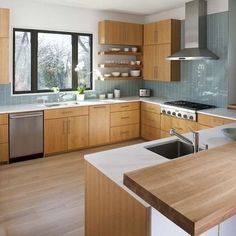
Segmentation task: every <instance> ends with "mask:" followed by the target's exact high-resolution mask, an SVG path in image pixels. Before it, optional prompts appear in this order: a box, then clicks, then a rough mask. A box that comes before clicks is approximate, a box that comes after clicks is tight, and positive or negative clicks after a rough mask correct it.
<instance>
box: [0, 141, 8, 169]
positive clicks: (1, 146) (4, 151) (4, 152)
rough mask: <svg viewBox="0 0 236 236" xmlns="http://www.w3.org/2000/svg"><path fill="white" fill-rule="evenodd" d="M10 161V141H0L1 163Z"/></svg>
mask: <svg viewBox="0 0 236 236" xmlns="http://www.w3.org/2000/svg"><path fill="white" fill-rule="evenodd" d="M8 161H9V154H8V143H0V164H1V163H7V162H8Z"/></svg>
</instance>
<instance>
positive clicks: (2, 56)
mask: <svg viewBox="0 0 236 236" xmlns="http://www.w3.org/2000/svg"><path fill="white" fill-rule="evenodd" d="M0 84H9V38H0Z"/></svg>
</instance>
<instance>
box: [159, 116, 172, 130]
mask: <svg viewBox="0 0 236 236" xmlns="http://www.w3.org/2000/svg"><path fill="white" fill-rule="evenodd" d="M171 128H172V117H171V116H166V115H161V130H163V131H166V132H170V129H171Z"/></svg>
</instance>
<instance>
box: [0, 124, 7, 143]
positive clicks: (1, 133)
mask: <svg viewBox="0 0 236 236" xmlns="http://www.w3.org/2000/svg"><path fill="white" fill-rule="evenodd" d="M0 143H8V126H7V125H0Z"/></svg>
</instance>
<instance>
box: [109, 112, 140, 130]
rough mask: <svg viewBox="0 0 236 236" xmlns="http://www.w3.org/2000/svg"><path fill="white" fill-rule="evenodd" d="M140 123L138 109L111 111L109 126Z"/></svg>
mask: <svg viewBox="0 0 236 236" xmlns="http://www.w3.org/2000/svg"><path fill="white" fill-rule="evenodd" d="M139 123H140V111H139V110H134V111H121V112H113V113H111V127H114V126H121V125H131V124H139Z"/></svg>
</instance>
